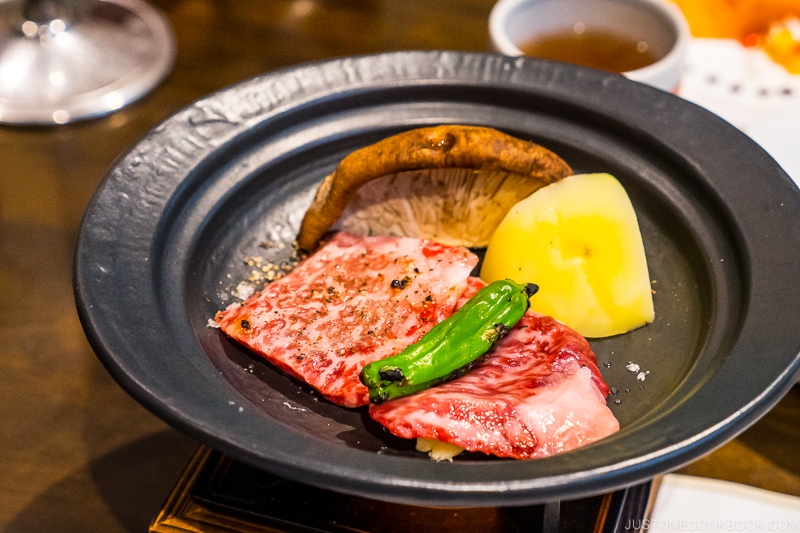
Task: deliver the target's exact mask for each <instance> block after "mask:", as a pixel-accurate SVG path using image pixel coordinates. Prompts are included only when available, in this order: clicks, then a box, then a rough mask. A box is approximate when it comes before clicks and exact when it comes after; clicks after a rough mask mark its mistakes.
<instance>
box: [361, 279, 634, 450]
mask: <svg viewBox="0 0 800 533" xmlns="http://www.w3.org/2000/svg"><path fill="white" fill-rule="evenodd" d="M483 285H484V283H483V282H482V281H480V280H478V279H476V278H471V279H470V287H469V288H468V289H467V291H466V292H465V294H464V295H463V296H462V298H461V302H460V303H459V305H463V303H464V302H466V300H467V299H468V297H469V296H470V295H472V294H474V293H475V292H476V291H477V290H478V288H480V287H481V286H483ZM608 393H609V389H608V385H607V384H606V382H605V381H604V380H603V377H602V376H601V374H600V370H599V369H598V367H597V358H596V357H595V355H594V352H592V349H591V347H590V346H589V343H588V342H587V341H586V339H584V338H583V337H582V336H581V335H580V334H579V333H577V332H575V331H574V330H572V329H571V328H569V327H567V326H565V325H564V324H562V323H560V322H558V321H557V320H555V319H553V318H551V317H548V316H542V315H539V314H537V313H534V312H532V311H530V310H529V311H528V312H527V313H526V314H525V316H524V317H523V318H522V320H520V322H519V323H518V324H517V325H516V326H515V327H514V328H512V329H511V331H509V333H508V334H507V335H506V336H505V337H503V338H502V339H501V340H500V341H499V342H498V343H497V345H496V346H495V349H494V350H493V351H492V352H491V353H490V355H489V357H488V358H487V359H486V360H485V361H483V362H481V363H479V364H478V365H476V366H475V367H474V368H473V369H472V370H471V371H470V372H469V373H467V374H465V375H464V376H462V377H460V378H457V379H454V380H453V381H450V382H447V383H445V384H442V385H439V386H437V387H434V388H431V389H428V390H425V391H422V392H419V393H417V394H413V395H411V396H406V397H404V398H398V399H396V400H391V401H388V402H385V403H383V404H381V405H371V406H370V415H371V416H372V418H374V419H375V420H376V421H378V422H380V423H381V424H382V425H384V426H386V427H387V428H388V429H389V430H390V431H391V432H392V433H394V434H395V435H397V436H399V437H402V438H407V439H413V438H428V439H436V440H440V441H443V442H447V443H450V444H455V445H456V446H459V447H461V448H464V449H466V450H469V451H477V452H483V453H486V454H491V455H495V456H499V457H513V458H517V459H532V458H537V457H546V456H549V455H554V454H557V453H561V452H565V451H568V450H572V449H574V448H577V447H579V446H583V445H586V444H589V443H591V442H594V441H596V440H598V439H601V438H603V437H606V436H608V435H610V434H612V433H614V432H615V431H617V430H618V429H619V423H618V422H617V419H616V418H615V417H614V415H613V413H612V412H611V410H610V409H609V408H608V406H607V405H606V403H605V398H606V396H607V395H608Z"/></svg>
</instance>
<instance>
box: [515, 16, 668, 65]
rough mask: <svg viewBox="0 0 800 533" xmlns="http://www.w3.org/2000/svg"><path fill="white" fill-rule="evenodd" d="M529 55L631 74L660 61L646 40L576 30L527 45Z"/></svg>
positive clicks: (584, 29)
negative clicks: (632, 71) (630, 72)
mask: <svg viewBox="0 0 800 533" xmlns="http://www.w3.org/2000/svg"><path fill="white" fill-rule="evenodd" d="M519 48H520V50H521V51H522V52H523V53H524V54H525V55H528V56H533V57H541V58H544V59H553V60H556V61H566V62H568V63H575V64H578V65H583V66H586V67H593V68H597V69H601V70H608V71H611V72H629V71H631V70H636V69H640V68H642V67H646V66H647V65H650V64H652V63H655V62H656V61H658V59H659V57H658V56H656V54H655V53H653V51H652V50H650V49H649V46H648V44H647V42H646V41H636V40H632V39H630V38H628V37H624V36H621V35H616V34H614V33H611V32H607V31H603V30H596V29H591V28H586V27H583V26H582V25H581V23H578V24H576V25H575V28H568V29H565V30H563V31H556V32H553V33H549V34H544V35H541V36H539V37H536V38H535V39H533V40H531V41H528V42H526V43H523V44H522V45H521V46H520V47H519Z"/></svg>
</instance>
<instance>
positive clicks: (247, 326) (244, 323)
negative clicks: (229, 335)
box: [239, 318, 250, 331]
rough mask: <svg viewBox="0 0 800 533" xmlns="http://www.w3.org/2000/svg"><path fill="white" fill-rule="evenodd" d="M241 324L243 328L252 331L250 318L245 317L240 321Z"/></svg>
mask: <svg viewBox="0 0 800 533" xmlns="http://www.w3.org/2000/svg"><path fill="white" fill-rule="evenodd" d="M239 325H240V326H242V329H243V330H245V331H250V321H249V320H247V319H244V318H243V319H242V321H241V322H239Z"/></svg>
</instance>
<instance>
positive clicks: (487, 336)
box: [481, 322, 508, 345]
mask: <svg viewBox="0 0 800 533" xmlns="http://www.w3.org/2000/svg"><path fill="white" fill-rule="evenodd" d="M507 332H508V326H506V325H505V324H503V323H500V322H498V323H496V324H492V326H491V327H489V328H486V330H484V332H483V334H482V335H481V339H483V340H484V341H486V342H488V343H489V344H490V345H494V344H495V343H496V342H497V341H498V340H500V337H502V336H503V335H505V334H506V333H507Z"/></svg>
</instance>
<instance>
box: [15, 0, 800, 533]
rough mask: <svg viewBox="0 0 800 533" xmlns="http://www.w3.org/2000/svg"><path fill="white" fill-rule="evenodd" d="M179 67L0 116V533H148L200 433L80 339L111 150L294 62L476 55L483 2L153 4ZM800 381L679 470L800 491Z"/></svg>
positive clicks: (228, 0)
mask: <svg viewBox="0 0 800 533" xmlns="http://www.w3.org/2000/svg"><path fill="white" fill-rule="evenodd" d="M151 3H152V4H153V5H155V6H156V7H158V8H159V9H161V10H162V11H163V12H164V13H165V14H166V15H167V17H168V18H169V19H170V21H171V23H172V25H173V28H174V31H175V34H176V37H177V49H178V55H177V62H176V64H175V67H174V69H173V71H172V72H171V74H170V75H169V76H168V78H167V79H166V80H165V81H164V82H163V83H162V84H161V85H159V86H158V87H157V88H156V89H155V90H154V91H153V92H152V93H150V94H149V95H148V96H146V97H145V98H143V99H142V100H140V101H138V102H136V103H134V104H132V105H130V106H128V107H125V108H123V109H121V110H119V111H117V112H116V113H114V114H112V115H110V116H107V117H105V118H100V119H95V120H91V121H86V122H79V123H75V124H68V125H64V126H58V127H16V126H0V531H7V532H9V533H27V532H31V533H32V532H36V533H39V532H50V533H59V532H77V531H86V532H89V531H92V532H96V531H102V532H105V533H113V532H124V531H127V532H134V531H140V532H141V531H146V530H147V527H148V524H149V522H150V520H151V519H152V518H153V517H154V516H155V514H156V512H157V511H158V509H159V508H160V506H161V504H162V503H163V500H164V498H165V497H166V495H167V494H168V492H169V490H170V488H171V487H172V486H173V484H174V482H175V481H176V479H177V477H178V475H179V473H180V472H181V470H182V469H183V467H184V466H185V464H186V462H187V461H188V460H189V458H190V456H191V455H192V453H193V452H194V451H195V449H196V448H197V443H196V442H194V441H193V440H191V439H190V438H188V437H186V436H184V435H182V434H180V433H179V432H177V431H176V430H174V429H171V428H170V427H168V426H167V425H166V424H165V423H163V422H162V421H160V420H159V419H158V418H156V417H155V416H153V415H152V414H150V413H149V412H148V411H146V410H145V409H144V408H143V407H141V406H140V405H139V404H137V403H136V402H135V401H134V400H132V399H131V398H130V397H128V396H127V395H126V393H124V392H123V391H122V390H121V389H120V388H119V387H118V386H117V384H116V383H115V382H114V381H113V380H112V378H111V377H110V376H109V375H108V374H107V372H106V371H105V369H104V368H103V367H102V365H101V364H100V363H99V362H98V360H97V358H96V357H95V355H94V354H93V352H92V350H91V348H90V347H89V345H88V343H87V341H86V340H85V337H84V334H83V331H82V328H81V326H80V324H79V322H78V318H77V315H76V312H75V306H74V301H73V295H72V284H71V275H72V272H71V269H72V255H73V247H74V245H75V239H76V235H77V232H78V228H79V224H80V220H81V216H82V214H83V211H84V209H85V208H86V205H87V203H88V202H89V199H90V197H91V195H92V193H93V192H94V190H95V188H96V187H97V186H98V184H99V182H100V180H101V179H102V177H103V175H104V174H105V172H106V171H107V170H108V168H109V167H110V166H111V164H112V163H113V162H114V159H115V157H116V156H117V155H118V154H120V153H121V152H123V151H124V150H125V149H126V147H128V146H130V145H131V144H132V143H134V142H135V141H136V140H137V139H138V138H139V137H140V136H142V135H143V134H144V133H145V132H146V131H147V130H149V129H150V128H151V127H153V126H155V125H156V124H157V123H159V122H160V121H161V120H163V119H165V118H166V117H168V116H169V115H171V114H172V113H174V112H176V111H177V110H179V109H181V108H182V107H184V106H186V105H187V104H189V103H191V102H193V101H194V100H196V99H198V98H200V97H202V96H204V95H207V94H208V93H210V92H212V91H215V90H217V89H219V88H222V87H225V86H227V85H230V84H233V83H235V82H238V81H240V80H244V79H246V78H249V77H252V76H255V75H258V74H261V73H264V72H267V71H270V70H274V69H277V68H281V67H285V66H289V65H294V64H297V63H301V62H306V61H314V60H320V59H325V58H329V57H334V56H342V55H352V54H364V53H372V52H381V51H388V50H399V49H459V50H472V51H488V50H489V39H488V34H487V18H488V15H489V11H490V9H491V7H492V3H493V0H264V1H256V0H160V1H158V2H155V1H154V2H151ZM798 442H800V390H798V387H794V389H793V390H792V391H791V392H790V393H789V394H788V395H787V396H786V397H785V398H784V400H783V401H782V402H781V403H780V404H779V405H778V406H777V407H776V408H775V409H774V410H773V411H772V412H771V413H770V414H769V415H767V416H766V417H765V418H764V419H762V420H761V421H760V422H758V423H757V424H755V425H754V426H753V427H751V428H750V429H749V430H747V431H746V432H745V433H744V434H742V435H741V436H740V437H739V438H737V439H736V440H734V441H732V442H730V443H729V444H727V445H725V446H724V447H722V448H721V449H719V450H718V451H716V452H714V453H713V454H711V455H710V456H708V457H706V458H703V459H701V460H699V461H697V462H696V463H695V464H693V465H691V466H689V467H686V468H685V469H684V472H686V473H690V474H697V475H701V476H708V477H715V478H722V479H729V480H734V481H739V482H742V483H747V484H750V485H754V486H758V487H764V488H767V489H771V490H775V491H780V492H784V493H787V494H793V495H798V496H800V453H798V451H797V443H798Z"/></svg>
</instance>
